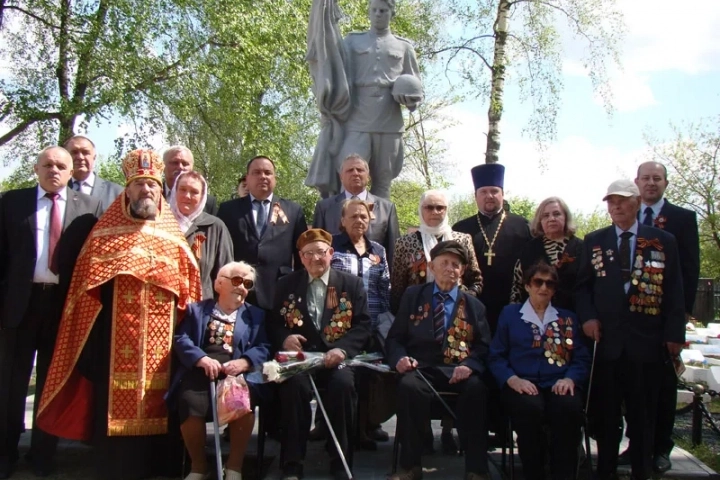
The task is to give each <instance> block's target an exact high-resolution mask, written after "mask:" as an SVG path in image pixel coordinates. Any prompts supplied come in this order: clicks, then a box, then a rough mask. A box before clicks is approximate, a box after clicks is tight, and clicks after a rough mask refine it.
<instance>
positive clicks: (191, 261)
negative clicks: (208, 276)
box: [38, 150, 201, 480]
mask: <svg viewBox="0 0 720 480" xmlns="http://www.w3.org/2000/svg"><path fill="white" fill-rule="evenodd" d="M162 168H163V164H162V161H161V160H160V158H159V157H158V155H157V154H156V153H155V152H153V151H149V150H135V151H133V152H130V153H129V154H128V155H127V156H126V157H125V159H124V160H123V163H122V169H123V173H124V174H125V178H126V179H127V184H126V187H125V191H124V193H123V194H122V195H121V197H120V201H117V202H114V203H113V204H112V205H110V208H109V209H108V210H107V211H106V212H105V214H104V215H103V216H102V218H101V219H100V220H99V221H98V223H97V224H96V226H95V228H94V229H93V231H92V232H91V233H90V236H89V237H88V239H87V241H86V242H85V245H84V246H83V250H82V252H81V254H80V256H79V257H78V259H77V263H76V265H75V271H74V273H73V277H72V282H71V284H70V290H69V292H68V296H67V301H66V304H65V305H66V307H65V310H64V311H63V316H62V320H61V321H60V329H59V333H58V336H57V343H56V347H55V352H54V354H53V358H52V362H51V364H50V371H49V373H48V377H47V381H46V384H45V389H44V391H43V394H42V397H41V398H40V399H39V402H40V407H39V409H38V426H39V427H40V428H41V429H43V430H45V431H46V432H48V433H51V434H53V435H57V436H59V437H64V438H69V439H74V440H83V441H92V443H93V445H94V447H95V455H94V458H95V459H96V460H97V463H96V468H97V476H98V478H103V479H109V480H112V479H118V480H120V479H122V480H127V479H141V478H147V477H151V476H156V475H165V474H174V473H175V472H173V471H172V470H166V467H169V468H170V469H172V467H175V468H177V463H176V464H175V465H168V464H170V463H171V462H173V460H175V461H176V462H179V459H173V458H172V456H171V455H170V453H169V447H168V443H167V438H166V435H165V434H166V433H167V431H168V415H167V410H166V407H165V401H164V396H165V393H166V391H167V389H168V386H169V381H170V359H171V357H170V347H171V344H172V339H173V331H174V327H175V325H176V324H177V322H178V321H179V320H180V319H181V318H182V315H183V313H184V311H185V309H186V307H187V305H188V304H190V303H192V302H196V301H199V300H200V298H201V291H200V272H199V269H198V266H197V263H196V261H195V256H194V255H193V253H192V251H191V250H190V247H189V246H188V244H187V241H186V240H185V237H184V235H183V233H182V232H181V231H180V228H179V227H178V224H177V221H176V220H175V217H174V216H173V214H172V212H171V211H170V208H169V206H168V205H167V204H166V203H165V200H164V199H163V196H162V178H161V174H162ZM166 462H167V463H168V464H166Z"/></svg>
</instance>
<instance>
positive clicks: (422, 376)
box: [410, 358, 457, 421]
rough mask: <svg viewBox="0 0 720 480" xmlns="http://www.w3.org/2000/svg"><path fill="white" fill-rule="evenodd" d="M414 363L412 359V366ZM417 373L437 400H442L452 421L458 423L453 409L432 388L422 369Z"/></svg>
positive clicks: (417, 370)
mask: <svg viewBox="0 0 720 480" xmlns="http://www.w3.org/2000/svg"><path fill="white" fill-rule="evenodd" d="M414 361H415V359H414V358H410V363H411V364H412V363H413V362H414ZM415 371H416V372H417V374H418V375H420V378H422V379H423V381H425V383H427V386H428V387H430V390H432V392H433V393H434V394H435V396H436V397H437V399H438V400H440V403H441V404H442V406H443V407H445V410H447V412H448V413H449V414H450V416H451V417H452V419H453V420H455V421H457V417H456V416H455V412H453V409H452V408H450V406H449V405H448V404H447V403H445V400H443V398H442V397H441V396H440V394H439V393H438V391H437V390H435V387H433V386H432V384H431V383H430V382H429V381H428V379H427V378H425V375H423V374H422V372H421V371H420V369H418V368H416V369H415Z"/></svg>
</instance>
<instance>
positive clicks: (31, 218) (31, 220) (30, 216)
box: [18, 187, 38, 250]
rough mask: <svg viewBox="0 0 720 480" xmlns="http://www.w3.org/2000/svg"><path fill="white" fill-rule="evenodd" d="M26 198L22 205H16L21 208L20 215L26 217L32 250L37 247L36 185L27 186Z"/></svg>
mask: <svg viewBox="0 0 720 480" xmlns="http://www.w3.org/2000/svg"><path fill="white" fill-rule="evenodd" d="M27 193H28V195H27V196H28V198H27V201H25V202H22V205H19V206H18V207H19V208H21V209H23V210H24V211H22V210H21V212H22V216H23V217H25V218H27V225H28V227H29V228H30V238H31V239H32V244H33V250H35V249H37V244H36V240H35V238H36V236H37V229H38V227H37V209H38V198H37V194H38V187H35V188H29V189H28V190H27Z"/></svg>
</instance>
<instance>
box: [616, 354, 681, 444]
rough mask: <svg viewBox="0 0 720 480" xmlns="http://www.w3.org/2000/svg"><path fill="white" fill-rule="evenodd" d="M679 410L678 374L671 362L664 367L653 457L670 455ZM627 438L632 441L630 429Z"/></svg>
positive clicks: (631, 442)
mask: <svg viewBox="0 0 720 480" xmlns="http://www.w3.org/2000/svg"><path fill="white" fill-rule="evenodd" d="M676 409H677V374H676V373H675V367H674V366H673V364H672V362H671V361H670V360H667V361H666V362H665V363H664V364H663V367H662V378H661V380H660V391H659V393H658V404H657V419H656V421H655V441H654V447H653V455H669V454H670V452H671V451H672V449H673V447H675V442H673V440H672V434H673V428H674V427H675V410H676ZM626 432H627V433H626V435H627V437H628V438H629V439H630V445H632V444H633V443H634V442H633V440H632V430H631V429H630V427H628V429H627V431H626Z"/></svg>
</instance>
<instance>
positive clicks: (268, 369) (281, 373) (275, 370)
mask: <svg viewBox="0 0 720 480" xmlns="http://www.w3.org/2000/svg"><path fill="white" fill-rule="evenodd" d="M382 358H383V357H382V354H380V353H364V354H360V355H358V356H356V357H355V358H351V359H347V360H345V361H344V362H343V363H342V364H340V368H342V367H343V366H345V367H365V368H370V369H372V370H375V371H378V372H389V371H390V367H389V366H387V365H383V364H382V363H380V362H381V361H382ZM324 367H325V354H324V353H318V352H278V353H277V354H275V359H274V360H270V361H269V362H265V363H263V366H262V377H263V382H275V383H282V382H284V381H285V380H287V379H288V378H290V377H294V376H295V375H299V374H302V373H312V371H314V370H317V369H320V368H324Z"/></svg>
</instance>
